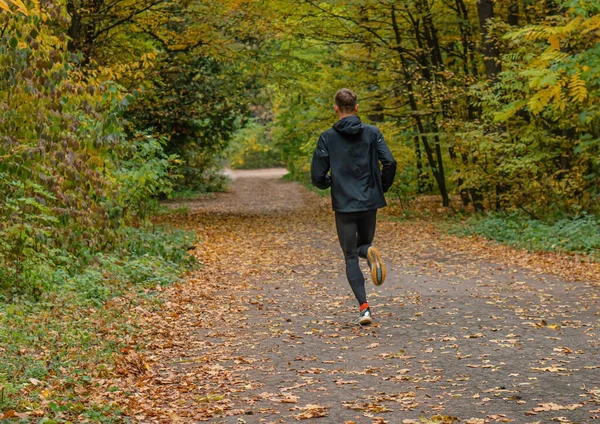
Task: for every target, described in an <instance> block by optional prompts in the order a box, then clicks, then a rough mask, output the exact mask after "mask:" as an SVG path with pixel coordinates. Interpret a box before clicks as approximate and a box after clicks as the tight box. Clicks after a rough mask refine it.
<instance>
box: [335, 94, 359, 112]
mask: <svg viewBox="0 0 600 424" xmlns="http://www.w3.org/2000/svg"><path fill="white" fill-rule="evenodd" d="M357 100H358V96H357V95H356V93H355V92H354V91H352V90H349V89H347V88H342V89H341V90H338V92H337V93H335V106H334V109H335V111H336V112H337V114H338V116H339V117H340V119H341V118H343V117H344V116H350V115H354V114H355V113H356V112H358V104H357V103H356V101H357Z"/></svg>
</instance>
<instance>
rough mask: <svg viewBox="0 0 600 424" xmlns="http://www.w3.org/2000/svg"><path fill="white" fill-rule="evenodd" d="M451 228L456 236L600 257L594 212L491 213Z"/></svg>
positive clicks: (599, 224) (599, 226)
mask: <svg viewBox="0 0 600 424" xmlns="http://www.w3.org/2000/svg"><path fill="white" fill-rule="evenodd" d="M448 229H449V231H450V232H451V233H453V234H457V235H463V236H464V235H479V236H481V237H484V238H486V239H490V240H495V241H497V242H499V243H503V244H507V245H510V246H515V247H518V248H524V249H528V250H530V251H543V252H562V253H577V254H583V255H590V256H594V257H596V258H598V257H600V254H599V252H600V219H599V218H598V217H596V216H594V215H588V214H581V215H579V216H577V217H570V218H561V219H556V220H553V221H547V222H546V221H541V220H535V219H531V218H529V217H526V216H524V215H522V214H499V213H490V214H487V215H484V216H472V217H470V218H468V219H467V220H465V221H462V222H460V223H457V222H456V221H453V222H452V223H451V224H450V225H449V227H448Z"/></svg>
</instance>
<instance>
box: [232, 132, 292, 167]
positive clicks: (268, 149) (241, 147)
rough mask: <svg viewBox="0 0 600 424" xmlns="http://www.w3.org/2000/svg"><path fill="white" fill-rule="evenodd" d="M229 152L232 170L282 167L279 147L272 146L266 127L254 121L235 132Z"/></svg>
mask: <svg viewBox="0 0 600 424" xmlns="http://www.w3.org/2000/svg"><path fill="white" fill-rule="evenodd" d="M230 151H231V153H230V154H229V155H228V157H229V159H230V161H231V162H230V163H231V167H232V168H233V169H260V168H274V167H278V166H282V159H281V152H280V149H279V146H277V145H275V144H274V142H273V139H272V136H271V134H270V132H269V131H268V129H267V128H266V126H265V125H263V124H260V123H259V122H256V121H254V122H252V123H250V124H247V125H246V127H244V128H243V129H241V130H239V131H238V132H236V134H235V135H234V137H233V140H232V143H231V147H230Z"/></svg>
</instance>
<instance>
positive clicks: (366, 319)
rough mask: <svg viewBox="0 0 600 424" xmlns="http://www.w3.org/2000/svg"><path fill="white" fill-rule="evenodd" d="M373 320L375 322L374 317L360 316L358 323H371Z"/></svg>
mask: <svg viewBox="0 0 600 424" xmlns="http://www.w3.org/2000/svg"><path fill="white" fill-rule="evenodd" d="M372 322H373V319H372V318H371V317H360V319H359V320H358V322H357V324H358V325H367V324H371V323H372Z"/></svg>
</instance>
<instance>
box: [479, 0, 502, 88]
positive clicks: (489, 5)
mask: <svg viewBox="0 0 600 424" xmlns="http://www.w3.org/2000/svg"><path fill="white" fill-rule="evenodd" d="M477 13H478V14H479V25H480V27H481V38H482V44H481V46H482V49H481V50H482V51H481V52H482V53H483V57H484V63H485V73H486V76H487V77H488V79H490V80H495V79H496V77H497V76H498V74H499V73H500V71H501V70H502V67H501V66H500V54H499V52H498V49H497V48H496V43H494V40H493V39H492V38H491V37H490V34H489V26H490V23H491V20H492V19H493V18H494V1H493V0H478V1H477Z"/></svg>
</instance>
